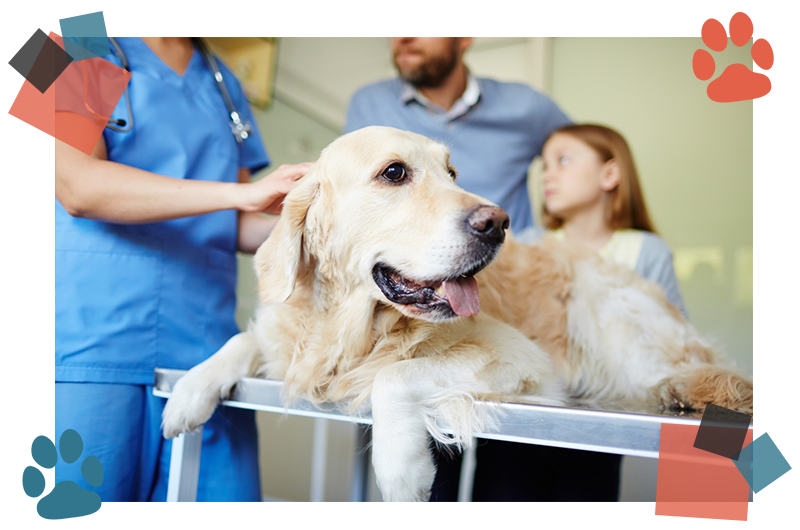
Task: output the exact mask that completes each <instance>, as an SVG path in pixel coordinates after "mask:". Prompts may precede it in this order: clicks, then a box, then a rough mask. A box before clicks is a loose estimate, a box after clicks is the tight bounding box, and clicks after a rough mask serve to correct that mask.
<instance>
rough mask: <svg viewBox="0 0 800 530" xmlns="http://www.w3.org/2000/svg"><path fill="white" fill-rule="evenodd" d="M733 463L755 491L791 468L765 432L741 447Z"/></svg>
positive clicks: (761, 488)
mask: <svg viewBox="0 0 800 530" xmlns="http://www.w3.org/2000/svg"><path fill="white" fill-rule="evenodd" d="M734 463H735V464H736V467H737V468H738V469H739V472H740V473H742V476H743V477H744V478H745V480H747V482H748V483H749V484H750V487H751V488H752V489H753V491H754V492H756V493H758V492H759V491H761V490H763V489H764V488H766V487H767V486H769V485H770V484H772V483H773V482H775V481H776V480H777V479H778V478H780V477H781V476H783V475H784V474H785V473H786V472H787V471H789V470H790V469H792V466H790V465H789V462H787V461H786V459H785V458H784V457H783V454H782V453H781V452H780V450H779V449H778V447H777V446H776V445H775V442H773V441H772V438H770V437H769V434H767V433H764V434H763V435H761V436H759V437H758V439H756V440H754V441H753V443H751V444H750V445H748V446H747V447H745V448H744V449H742V451H741V454H740V455H739V460H738V461H734Z"/></svg>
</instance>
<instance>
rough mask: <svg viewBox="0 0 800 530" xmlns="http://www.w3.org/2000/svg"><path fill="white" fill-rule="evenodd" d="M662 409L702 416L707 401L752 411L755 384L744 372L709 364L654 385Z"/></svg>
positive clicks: (748, 411)
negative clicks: (739, 372)
mask: <svg viewBox="0 0 800 530" xmlns="http://www.w3.org/2000/svg"><path fill="white" fill-rule="evenodd" d="M653 390H654V393H655V395H656V397H657V398H658V400H659V401H660V403H661V408H662V410H669V411H670V412H677V413H678V414H680V415H681V416H683V415H692V416H702V414H703V412H704V411H705V409H706V405H708V404H709V403H713V404H715V405H718V406H720V407H725V408H726V409H730V410H735V411H737V412H742V413H744V414H748V415H750V416H752V415H753V384H752V383H751V382H750V381H748V380H747V379H746V378H744V377H742V376H741V375H739V374H737V373H736V372H733V371H731V370H728V369H726V368H721V367H718V366H712V365H706V366H702V367H699V368H697V369H694V370H691V371H687V372H684V373H682V374H678V375H675V376H672V377H669V378H667V379H664V380H663V381H661V382H660V383H659V384H658V385H656V387H655V388H654V389H653Z"/></svg>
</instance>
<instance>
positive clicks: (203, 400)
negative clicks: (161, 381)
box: [162, 331, 259, 438]
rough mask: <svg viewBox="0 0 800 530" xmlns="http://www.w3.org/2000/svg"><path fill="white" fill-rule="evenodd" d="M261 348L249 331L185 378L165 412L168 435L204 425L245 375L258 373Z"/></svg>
mask: <svg viewBox="0 0 800 530" xmlns="http://www.w3.org/2000/svg"><path fill="white" fill-rule="evenodd" d="M258 357H259V354H258V348H257V346H256V343H255V341H254V339H253V336H252V335H251V334H250V333H249V332H246V331H245V332H242V333H239V334H238V335H234V336H233V337H231V338H230V339H229V340H228V342H226V343H225V345H224V346H223V347H222V348H220V350H219V351H218V352H217V353H215V354H214V355H212V356H211V357H209V358H208V359H206V360H205V361H203V362H202V363H200V364H198V365H197V366H195V367H194V368H192V369H191V370H189V372H188V373H187V374H186V375H184V376H183V377H181V378H180V379H179V380H178V382H177V383H176V384H175V388H174V389H173V390H172V395H171V396H170V398H169V400H168V401H167V404H166V406H165V407H164V412H163V413H162V427H163V430H164V437H165V438H174V437H175V436H177V435H178V434H180V433H182V432H188V431H191V430H192V429H194V428H195V427H197V426H198V425H202V424H203V423H205V422H206V421H208V419H209V418H210V417H211V414H213V413H214V409H215V408H216V407H217V403H219V401H220V400H222V399H225V398H227V397H228V394H229V393H230V391H231V389H232V388H233V386H234V385H235V384H236V382H237V381H239V379H241V378H242V377H247V376H249V375H253V374H254V368H255V365H256V364H257V361H258Z"/></svg>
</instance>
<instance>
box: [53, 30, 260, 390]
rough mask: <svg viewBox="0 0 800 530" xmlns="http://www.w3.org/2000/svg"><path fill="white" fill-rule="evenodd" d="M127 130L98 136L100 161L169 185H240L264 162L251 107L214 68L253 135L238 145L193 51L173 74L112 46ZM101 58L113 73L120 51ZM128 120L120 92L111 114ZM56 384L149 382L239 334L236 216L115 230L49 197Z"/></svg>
mask: <svg viewBox="0 0 800 530" xmlns="http://www.w3.org/2000/svg"><path fill="white" fill-rule="evenodd" d="M118 42H119V44H120V46H121V47H122V49H123V50H124V51H125V54H126V55H127V57H128V62H129V64H130V70H131V72H132V78H131V80H130V83H129V85H128V92H129V96H130V102H131V107H132V112H133V119H134V123H133V128H132V130H131V131H129V132H125V133H120V132H115V131H112V130H110V129H108V128H107V129H105V131H104V133H103V137H104V139H105V142H106V147H107V152H108V159H109V160H112V161H114V162H119V163H122V164H126V165H129V166H133V167H137V168H141V169H145V170H147V171H151V172H153V173H157V174H160V175H164V176H167V177H172V178H177V179H192V180H208V181H216V182H236V181H237V177H238V170H239V168H248V169H250V170H251V172H255V171H257V170H259V169H261V168H263V167H264V166H266V165H268V164H269V158H268V155H267V153H266V151H265V149H264V146H263V144H262V141H261V136H260V134H259V132H258V130H257V128H256V122H255V119H254V118H253V116H252V114H251V111H250V107H249V105H248V103H247V100H246V98H245V96H244V93H243V91H242V88H241V86H240V85H239V84H238V82H237V81H236V80H235V78H234V76H233V74H232V73H231V72H230V71H229V70H228V69H227V68H226V67H225V66H224V65H223V64H222V62H221V61H218V62H219V67H220V69H221V71H222V74H223V76H224V78H225V82H226V85H227V87H228V90H229V91H230V93H231V97H232V99H233V101H234V105H235V107H236V109H237V110H238V112H239V113H240V114H241V115H242V116H243V117H244V118H245V119H247V120H249V121H250V123H251V124H252V125H253V132H252V134H251V135H250V137H249V138H248V139H246V140H245V141H244V142H243V143H241V144H237V143H236V139H235V138H234V136H233V134H232V133H231V129H230V126H229V118H228V113H227V110H226V107H225V104H224V101H223V99H222V95H221V94H220V92H219V89H218V87H217V86H216V81H215V80H214V77H213V74H212V73H211V71H210V70H209V69H208V67H207V65H206V64H205V61H204V60H203V56H202V55H201V54H200V52H199V51H198V50H196V49H195V51H194V55H193V56H192V58H191V60H190V62H189V65H188V67H187V69H186V72H185V73H184V75H183V76H180V75H178V74H177V73H176V72H175V71H174V70H172V69H171V68H170V67H169V66H167V65H166V64H165V63H164V62H163V61H162V60H161V59H160V58H159V57H158V56H156V55H155V53H153V51H152V50H150V48H149V47H148V46H147V45H146V44H145V43H144V41H142V40H141V39H139V38H120V39H118ZM106 59H107V60H109V61H111V62H113V63H115V64H117V65H121V61H120V60H119V59H118V58H117V57H116V55H113V54H112V55H109V56H107V57H106ZM112 117H113V118H116V119H124V120H126V121H127V120H129V119H130V117H129V116H128V113H127V109H126V105H125V98H124V96H123V97H122V98H121V99H120V101H119V103H118V104H117V107H116V110H115V112H114V114H113V115H112ZM55 210H56V211H55V217H56V329H55V334H56V381H58V382H95V383H128V384H152V382H153V369H154V368H155V367H156V366H160V367H167V368H178V369H189V368H191V367H193V366H195V365H196V364H198V363H200V362H201V361H203V360H205V359H206V358H208V357H209V356H211V355H212V354H213V353H215V352H216V351H217V350H218V349H219V348H220V347H222V345H223V344H224V343H225V341H227V340H228V339H229V338H230V337H231V336H232V335H234V334H236V333H237V332H238V329H237V326H236V323H235V321H234V311H235V306H236V295H235V287H236V254H235V253H236V241H237V212H236V211H235V210H225V211H220V212H215V213H210V214H206V215H199V216H194V217H187V218H183V219H175V220H172V221H165V222H160V223H149V224H138V225H123V224H116V223H107V222H102V221H96V220H91V219H79V218H74V217H72V216H70V215H69V214H68V213H67V212H66V210H65V209H64V208H63V207H62V206H61V204H60V203H59V202H58V200H56V203H55Z"/></svg>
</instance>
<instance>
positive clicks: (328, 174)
mask: <svg viewBox="0 0 800 530" xmlns="http://www.w3.org/2000/svg"><path fill="white" fill-rule="evenodd" d="M455 179H456V171H455V168H454V167H453V166H452V165H451V164H450V162H449V152H448V150H447V148H446V147H445V146H443V145H441V144H439V143H436V142H434V141H432V140H429V139H428V138H425V137H424V136H420V135H418V134H414V133H410V132H405V131H399V130H397V129H392V128H389V127H366V128H364V129H360V130H358V131H355V132H352V133H350V134H346V135H344V136H342V137H340V138H339V139H337V140H336V141H334V142H333V143H332V144H331V145H329V146H328V147H327V148H326V149H325V150H324V151H323V152H322V155H321V156H320V159H319V161H318V162H317V163H316V164H315V166H314V168H313V169H312V170H311V171H310V172H309V173H308V174H307V175H306V176H305V177H303V179H302V180H301V182H300V183H299V184H298V185H297V186H296V187H295V189H293V190H292V191H291V193H289V195H288V196H287V197H286V201H285V202H284V207H283V213H282V214H281V219H280V220H279V222H278V224H277V226H276V227H275V229H274V231H273V233H272V235H271V236H270V238H269V239H268V240H267V241H266V242H265V243H264V244H263V245H262V246H261V248H259V250H258V252H257V254H256V260H255V263H256V270H257V274H258V276H259V292H260V295H261V298H262V301H263V302H265V303H280V302H283V301H284V300H286V299H287V298H288V297H289V295H290V294H291V293H292V291H293V289H294V287H295V281H296V279H297V276H298V270H299V268H300V267H301V266H303V265H304V264H305V265H308V266H312V267H314V274H315V275H316V277H317V278H318V280H319V282H321V285H328V286H331V285H336V286H338V287H337V288H338V289H339V290H344V291H346V293H348V294H347V295H346V296H359V295H360V294H363V293H367V296H370V297H372V298H373V299H374V300H377V301H380V302H383V303H387V304H389V305H391V306H393V307H395V308H396V309H397V310H399V311H400V312H402V313H403V314H405V315H407V316H410V317H415V318H422V319H424V320H429V321H437V320H443V319H447V318H452V317H455V316H457V315H458V316H469V315H473V314H476V313H477V312H478V309H479V307H480V304H479V300H478V287H477V283H476V281H475V278H474V275H475V274H476V273H477V272H478V271H480V270H481V269H483V268H484V267H485V266H486V265H487V264H488V263H489V262H490V261H491V260H492V259H493V258H494V257H495V255H496V254H497V252H498V250H499V249H500V245H501V244H502V243H503V239H504V237H505V230H506V228H508V222H509V220H508V215H506V213H505V212H504V211H503V210H502V209H501V208H499V207H497V206H496V205H494V204H492V203H491V202H489V201H487V200H486V199H483V198H481V197H478V196H477V195H473V194H471V193H467V192H466V191H464V190H462V189H461V188H459V187H458V186H457V185H456V183H455Z"/></svg>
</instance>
